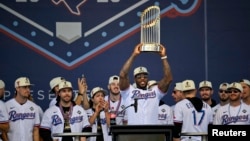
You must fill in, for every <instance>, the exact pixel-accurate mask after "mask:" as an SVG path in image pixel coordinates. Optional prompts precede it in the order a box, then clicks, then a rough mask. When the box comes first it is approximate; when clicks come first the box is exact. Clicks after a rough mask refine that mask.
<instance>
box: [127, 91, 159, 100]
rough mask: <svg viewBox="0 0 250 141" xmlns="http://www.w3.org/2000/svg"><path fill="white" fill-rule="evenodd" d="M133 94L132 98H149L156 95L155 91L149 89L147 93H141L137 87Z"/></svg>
mask: <svg viewBox="0 0 250 141" xmlns="http://www.w3.org/2000/svg"><path fill="white" fill-rule="evenodd" d="M132 94H133V95H132V97H131V98H132V99H148V98H155V97H156V93H155V91H147V92H146V93H141V91H140V90H138V89H135V90H133V91H132Z"/></svg>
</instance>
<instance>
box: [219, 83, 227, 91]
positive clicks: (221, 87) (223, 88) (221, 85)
mask: <svg viewBox="0 0 250 141" xmlns="http://www.w3.org/2000/svg"><path fill="white" fill-rule="evenodd" d="M228 87H229V84H228V83H226V82H223V83H221V84H220V86H219V90H227V89H228Z"/></svg>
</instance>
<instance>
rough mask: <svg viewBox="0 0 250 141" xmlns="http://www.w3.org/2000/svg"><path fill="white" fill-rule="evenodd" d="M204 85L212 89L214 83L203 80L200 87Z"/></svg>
mask: <svg viewBox="0 0 250 141" xmlns="http://www.w3.org/2000/svg"><path fill="white" fill-rule="evenodd" d="M203 87H208V88H211V89H212V88H213V87H212V83H211V82H210V81H202V82H200V84H199V89H200V88H203Z"/></svg>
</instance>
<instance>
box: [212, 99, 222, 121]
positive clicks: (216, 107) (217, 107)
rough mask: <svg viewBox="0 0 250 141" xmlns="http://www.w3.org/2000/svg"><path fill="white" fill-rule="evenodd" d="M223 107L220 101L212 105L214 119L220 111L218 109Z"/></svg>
mask: <svg viewBox="0 0 250 141" xmlns="http://www.w3.org/2000/svg"><path fill="white" fill-rule="evenodd" d="M220 107H221V105H220V103H219V104H217V105H215V106H214V107H212V112H213V120H214V118H215V114H216V112H217V111H218V109H219V108H220Z"/></svg>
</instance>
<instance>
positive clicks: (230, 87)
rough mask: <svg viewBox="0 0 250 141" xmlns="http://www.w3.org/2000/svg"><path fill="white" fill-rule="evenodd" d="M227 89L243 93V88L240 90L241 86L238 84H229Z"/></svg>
mask: <svg viewBox="0 0 250 141" xmlns="http://www.w3.org/2000/svg"><path fill="white" fill-rule="evenodd" d="M228 89H237V90H239V91H240V92H243V88H242V86H241V84H240V83H238V82H233V83H231V84H230V85H229V87H228Z"/></svg>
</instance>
